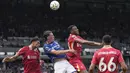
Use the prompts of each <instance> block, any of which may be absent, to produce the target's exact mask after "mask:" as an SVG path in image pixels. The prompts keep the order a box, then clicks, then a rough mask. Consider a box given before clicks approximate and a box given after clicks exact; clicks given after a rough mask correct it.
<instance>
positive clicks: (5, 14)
mask: <svg viewBox="0 0 130 73" xmlns="http://www.w3.org/2000/svg"><path fill="white" fill-rule="evenodd" d="M51 1H52V0H0V73H22V72H23V65H22V64H21V58H19V59H18V60H17V61H15V62H11V63H2V62H1V60H2V59H3V58H4V57H6V56H12V55H14V54H15V53H16V52H17V51H18V50H19V49H20V48H21V47H22V46H25V45H28V44H29V42H30V39H31V38H32V37H39V38H40V39H41V47H40V48H39V49H40V51H41V58H42V59H43V60H44V61H45V64H44V65H43V67H42V70H43V73H53V64H52V63H51V62H50V60H49V58H48V57H47V56H46V55H45V53H44V51H43V48H42V46H43V43H44V42H43V38H42V35H43V32H44V31H45V30H52V31H53V32H54V34H55V37H56V40H57V41H58V42H59V43H60V44H61V45H62V46H63V47H64V48H66V49H67V48H68V47H67V38H68V36H69V34H68V31H67V27H68V26H69V25H71V24H74V25H77V26H78V28H79V30H80V35H81V36H82V37H83V38H85V39H87V40H91V41H97V42H101V38H102V36H103V35H105V34H110V35H112V37H113V46H114V47H115V48H117V49H119V50H121V52H122V53H123V57H124V59H125V61H126V64H127V65H128V67H129V69H130V0H58V1H59V2H60V5H61V7H60V9H59V10H57V11H53V10H51V9H50V8H49V4H50V2H51ZM99 48H100V47H97V46H93V47H92V46H88V45H83V52H82V54H81V56H82V58H83V61H84V63H85V65H86V67H87V68H88V67H89V65H90V62H91V59H92V55H93V53H94V52H95V51H96V50H97V49H99ZM128 73H130V70H129V71H128Z"/></svg>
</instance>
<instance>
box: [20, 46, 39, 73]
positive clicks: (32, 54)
mask: <svg viewBox="0 0 130 73" xmlns="http://www.w3.org/2000/svg"><path fill="white" fill-rule="evenodd" d="M18 55H21V56H22V57H23V65H24V73H41V70H40V61H39V58H40V52H39V50H36V51H34V50H30V48H29V47H28V46H26V47H23V48H21V49H20V50H19V51H18Z"/></svg>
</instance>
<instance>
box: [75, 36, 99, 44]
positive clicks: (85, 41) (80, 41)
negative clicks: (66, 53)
mask: <svg viewBox="0 0 130 73" xmlns="http://www.w3.org/2000/svg"><path fill="white" fill-rule="evenodd" d="M74 41H75V42H79V43H82V44H88V45H93V46H101V45H102V43H98V42H94V41H88V40H84V39H79V38H75V39H74Z"/></svg>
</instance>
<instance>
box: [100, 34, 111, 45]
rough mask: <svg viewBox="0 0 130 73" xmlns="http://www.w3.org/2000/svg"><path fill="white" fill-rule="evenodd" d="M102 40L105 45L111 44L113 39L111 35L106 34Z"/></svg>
mask: <svg viewBox="0 0 130 73" xmlns="http://www.w3.org/2000/svg"><path fill="white" fill-rule="evenodd" d="M102 42H103V44H104V45H111V43H112V39H111V36H110V35H104V36H103V38H102Z"/></svg>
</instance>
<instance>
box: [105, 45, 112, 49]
mask: <svg viewBox="0 0 130 73" xmlns="http://www.w3.org/2000/svg"><path fill="white" fill-rule="evenodd" d="M103 48H112V46H111V45H104V46H103Z"/></svg>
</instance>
